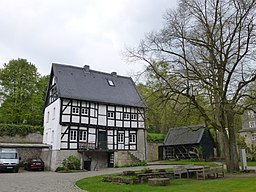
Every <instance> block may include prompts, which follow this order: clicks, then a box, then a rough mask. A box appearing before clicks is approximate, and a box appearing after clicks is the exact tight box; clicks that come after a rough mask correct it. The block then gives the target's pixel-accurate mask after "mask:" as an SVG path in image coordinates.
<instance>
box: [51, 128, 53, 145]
mask: <svg viewBox="0 0 256 192" xmlns="http://www.w3.org/2000/svg"><path fill="white" fill-rule="evenodd" d="M53 141H54V130H52V136H51V143H53Z"/></svg>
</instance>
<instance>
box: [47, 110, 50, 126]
mask: <svg viewBox="0 0 256 192" xmlns="http://www.w3.org/2000/svg"><path fill="white" fill-rule="evenodd" d="M49 118H50V111H48V112H47V115H46V123H48V122H49Z"/></svg>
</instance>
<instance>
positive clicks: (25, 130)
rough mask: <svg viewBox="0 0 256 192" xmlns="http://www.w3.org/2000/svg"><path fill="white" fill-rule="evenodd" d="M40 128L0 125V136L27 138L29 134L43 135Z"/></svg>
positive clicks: (42, 129)
mask: <svg viewBox="0 0 256 192" xmlns="http://www.w3.org/2000/svg"><path fill="white" fill-rule="evenodd" d="M43 131H44V128H43V127H42V126H32V125H16V124H0V136H15V135H20V136H27V135H28V134H30V133H37V132H40V133H41V134H43Z"/></svg>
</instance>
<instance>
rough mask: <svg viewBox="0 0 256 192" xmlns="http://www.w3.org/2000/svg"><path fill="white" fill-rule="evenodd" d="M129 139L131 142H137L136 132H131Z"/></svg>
mask: <svg viewBox="0 0 256 192" xmlns="http://www.w3.org/2000/svg"><path fill="white" fill-rule="evenodd" d="M129 141H130V143H136V134H130V138H129Z"/></svg>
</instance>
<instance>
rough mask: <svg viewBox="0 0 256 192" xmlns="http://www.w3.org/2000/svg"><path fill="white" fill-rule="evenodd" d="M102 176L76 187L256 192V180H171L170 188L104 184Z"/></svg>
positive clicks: (105, 191)
mask: <svg viewBox="0 0 256 192" xmlns="http://www.w3.org/2000/svg"><path fill="white" fill-rule="evenodd" d="M101 180H102V176H97V177H90V178H86V179H81V180H79V181H77V182H76V185H77V186H78V187H80V188H81V189H84V190H87V191H89V192H142V191H146V192H169V191H174V192H205V191H206V192H255V191H256V185H255V183H256V178H220V179H209V180H200V181H198V180H192V179H171V184H170V185H169V186H164V187H162V186H149V185H147V184H136V185H130V184H129V185H127V184H119V185H118V184H112V183H108V182H102V181H101Z"/></svg>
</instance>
